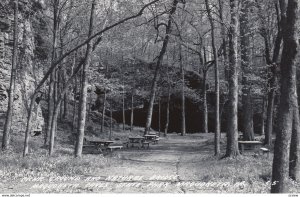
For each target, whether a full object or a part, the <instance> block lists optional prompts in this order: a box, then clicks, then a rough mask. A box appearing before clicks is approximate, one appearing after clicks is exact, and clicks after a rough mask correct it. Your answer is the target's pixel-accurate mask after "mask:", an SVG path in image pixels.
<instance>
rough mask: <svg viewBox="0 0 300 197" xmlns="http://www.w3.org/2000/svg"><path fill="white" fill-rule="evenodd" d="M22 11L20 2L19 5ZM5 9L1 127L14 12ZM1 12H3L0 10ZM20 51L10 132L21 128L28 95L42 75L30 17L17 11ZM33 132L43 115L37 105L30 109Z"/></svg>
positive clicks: (0, 48) (0, 33) (0, 46)
mask: <svg viewBox="0 0 300 197" xmlns="http://www.w3.org/2000/svg"><path fill="white" fill-rule="evenodd" d="M19 6H20V10H22V4H20V5H19ZM6 8H8V9H7V10H0V13H3V14H2V15H1V16H0V121H1V122H2V124H1V123H0V126H1V128H2V125H3V121H4V120H5V119H4V117H5V113H6V109H7V102H8V98H7V97H8V89H9V83H10V73H11V59H12V36H13V29H12V27H13V22H14V21H13V14H12V10H11V8H10V5H7V6H6ZM1 11H2V12H1ZM19 23H20V24H19V34H18V42H19V51H18V61H17V80H16V89H15V90H16V92H15V98H14V111H13V122H12V132H21V131H24V129H25V126H26V119H27V114H28V108H29V104H30V97H31V95H32V93H33V91H34V89H35V86H36V83H37V81H38V80H39V79H40V77H41V76H42V70H41V69H39V68H38V67H37V66H36V62H35V56H34V50H35V40H34V39H35V38H34V37H35V36H34V30H33V25H32V23H31V20H30V17H28V16H26V15H25V14H23V13H21V14H19ZM33 117H34V118H33V119H34V122H33V125H34V126H33V131H36V130H42V127H43V124H44V118H43V116H42V112H41V108H40V106H37V108H35V109H34V112H33Z"/></svg>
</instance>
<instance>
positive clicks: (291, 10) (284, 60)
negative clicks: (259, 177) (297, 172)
mask: <svg viewBox="0 0 300 197" xmlns="http://www.w3.org/2000/svg"><path fill="white" fill-rule="evenodd" d="M298 6H299V1H298V0H288V4H287V6H286V1H285V0H280V8H281V12H282V13H283V14H284V15H283V18H282V19H281V20H282V33H283V34H282V35H283V50H282V57H281V62H280V68H281V81H280V85H281V86H280V103H279V112H278V130H277V131H276V140H275V147H274V158H273V168H272V185H271V193H286V192H288V186H287V182H288V179H289V156H290V141H291V134H292V128H293V115H294V113H295V112H294V111H295V109H297V106H296V105H295V104H296V102H294V101H295V99H297V93H296V91H297V89H296V55H297V50H298V35H297V19H298V10H299V7H298Z"/></svg>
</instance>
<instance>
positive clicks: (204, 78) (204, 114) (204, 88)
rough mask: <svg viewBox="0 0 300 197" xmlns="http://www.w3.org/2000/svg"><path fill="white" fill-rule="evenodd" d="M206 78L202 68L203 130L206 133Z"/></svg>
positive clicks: (205, 71) (204, 70)
mask: <svg viewBox="0 0 300 197" xmlns="http://www.w3.org/2000/svg"><path fill="white" fill-rule="evenodd" d="M206 78H207V70H206V68H204V69H203V82H202V83H203V84H202V94H203V98H202V99H203V101H202V105H203V124H202V126H203V132H204V133H208V115H207V113H208V112H207V91H206V83H207V82H206Z"/></svg>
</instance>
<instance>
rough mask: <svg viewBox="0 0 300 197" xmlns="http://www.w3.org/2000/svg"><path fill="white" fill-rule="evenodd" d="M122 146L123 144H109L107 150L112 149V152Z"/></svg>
mask: <svg viewBox="0 0 300 197" xmlns="http://www.w3.org/2000/svg"><path fill="white" fill-rule="evenodd" d="M122 148H123V146H121V145H109V146H108V147H107V150H110V152H112V151H113V150H115V149H120V150H121V149H122Z"/></svg>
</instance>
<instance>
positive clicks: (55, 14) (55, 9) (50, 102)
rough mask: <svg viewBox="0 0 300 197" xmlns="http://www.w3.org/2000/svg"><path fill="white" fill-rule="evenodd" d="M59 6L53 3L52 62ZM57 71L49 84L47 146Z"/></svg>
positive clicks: (53, 73) (52, 74)
mask: <svg viewBox="0 0 300 197" xmlns="http://www.w3.org/2000/svg"><path fill="white" fill-rule="evenodd" d="M58 6H59V0H54V1H53V37H52V54H51V62H54V61H55V58H56V46H57V30H58V23H59V19H58ZM56 72H57V69H54V70H53V71H52V73H51V76H50V83H49V93H48V120H47V129H46V133H45V139H44V144H45V145H47V144H48V143H49V135H51V134H50V132H51V130H52V129H51V125H52V119H53V113H54V105H55V90H56V88H55V84H56V82H55V79H56Z"/></svg>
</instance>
